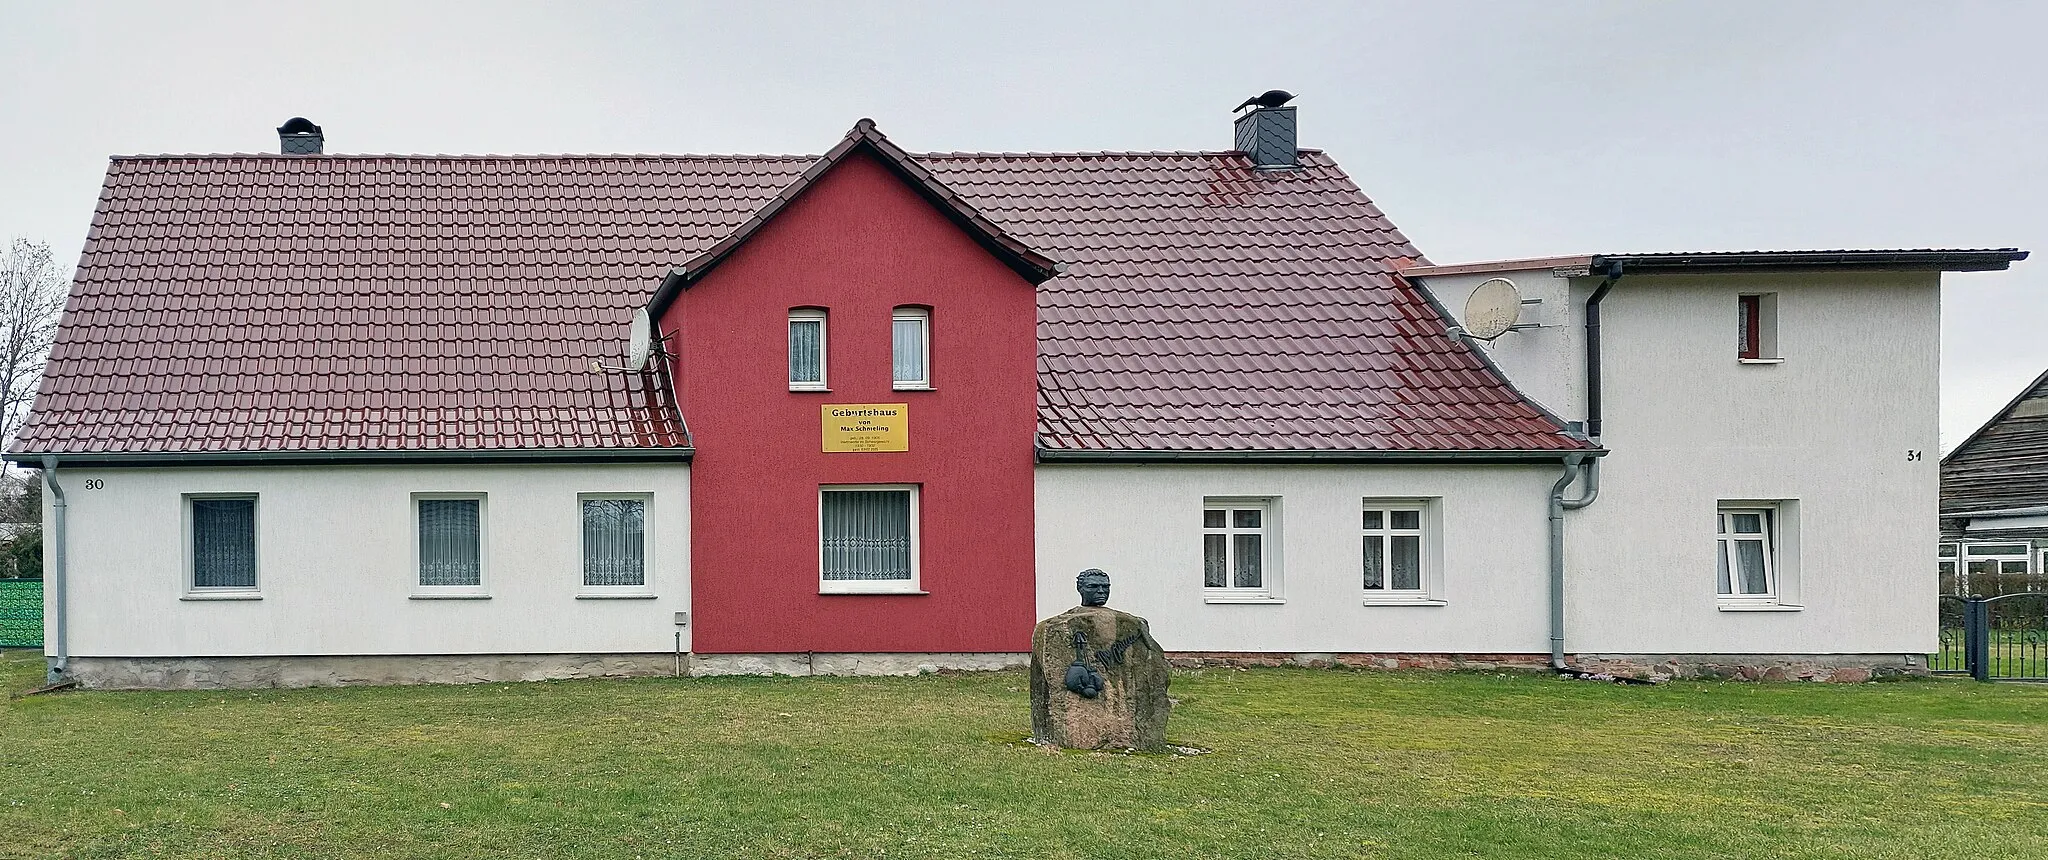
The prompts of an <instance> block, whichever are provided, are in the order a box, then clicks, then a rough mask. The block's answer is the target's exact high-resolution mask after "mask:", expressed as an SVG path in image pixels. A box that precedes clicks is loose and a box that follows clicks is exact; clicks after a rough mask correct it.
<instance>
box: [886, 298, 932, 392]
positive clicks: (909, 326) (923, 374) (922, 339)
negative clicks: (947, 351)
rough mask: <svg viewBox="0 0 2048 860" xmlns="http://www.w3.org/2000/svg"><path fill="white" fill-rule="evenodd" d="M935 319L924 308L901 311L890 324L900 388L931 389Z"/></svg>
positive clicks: (892, 348) (895, 367) (897, 379)
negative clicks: (932, 337)
mask: <svg viewBox="0 0 2048 860" xmlns="http://www.w3.org/2000/svg"><path fill="white" fill-rule="evenodd" d="M931 324H932V317H931V313H930V312H929V311H926V310H924V309H923V308H897V309H896V313H895V315H894V316H893V318H892V319H891V320H890V328H889V331H890V346H891V353H892V354H893V355H894V356H895V360H894V378H895V381H896V387H897V388H930V387H931V384H932V375H931V327H932V325H931Z"/></svg>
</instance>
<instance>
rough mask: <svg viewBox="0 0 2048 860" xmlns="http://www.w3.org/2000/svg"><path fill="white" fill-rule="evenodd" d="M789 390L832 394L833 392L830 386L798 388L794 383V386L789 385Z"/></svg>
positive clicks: (792, 392) (794, 392)
mask: <svg viewBox="0 0 2048 860" xmlns="http://www.w3.org/2000/svg"><path fill="white" fill-rule="evenodd" d="M789 391H790V393H791V394H831V393H832V389H830V388H824V387H818V388H798V387H796V386H794V385H792V386H790V387H789Z"/></svg>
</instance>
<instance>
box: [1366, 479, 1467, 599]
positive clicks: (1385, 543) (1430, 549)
mask: <svg viewBox="0 0 2048 860" xmlns="http://www.w3.org/2000/svg"><path fill="white" fill-rule="evenodd" d="M1441 502H1442V500H1441V499H1434V498H1391V499H1389V498H1369V499H1364V500H1362V502H1361V504H1360V505H1359V515H1360V519H1357V520H1354V521H1353V522H1356V523H1358V535H1359V539H1360V540H1359V548H1358V553H1359V555H1358V563H1357V564H1356V565H1355V566H1354V568H1353V569H1354V570H1356V571H1357V579H1356V580H1354V581H1355V582H1357V584H1358V590H1359V593H1360V594H1361V595H1363V599H1364V603H1365V605H1366V606H1444V605H1446V603H1445V601H1444V582H1443V569H1444V565H1443V512H1442V508H1441ZM1366 511H1379V512H1381V517H1380V528H1378V529H1369V528H1366V527H1365V523H1364V520H1363V515H1364V513H1365V512H1366ZM1395 511H1413V512H1414V513H1415V518H1416V525H1417V527H1416V528H1413V529H1397V528H1394V523H1393V516H1392V514H1393V512H1395ZM1397 535H1398V536H1409V535H1413V536H1415V537H1416V538H1417V543H1418V544H1419V546H1418V547H1417V551H1418V560H1417V562H1418V565H1419V569H1418V570H1417V571H1416V581H1417V587H1415V588H1402V589H1397V588H1394V587H1393V568H1392V565H1391V561H1392V558H1393V555H1392V553H1391V548H1392V544H1393V542H1392V541H1391V540H1388V538H1392V537H1394V536H1397ZM1367 537H1379V538H1380V539H1381V541H1382V544H1381V553H1382V555H1381V556H1380V557H1381V559H1382V563H1383V564H1386V565H1387V567H1386V569H1385V580H1384V581H1385V582H1386V583H1387V585H1386V586H1385V587H1383V588H1377V589H1373V588H1366V587H1365V547H1364V546H1363V543H1364V540H1363V539H1364V538H1367Z"/></svg>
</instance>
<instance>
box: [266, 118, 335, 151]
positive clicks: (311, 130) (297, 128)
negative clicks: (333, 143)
mask: <svg viewBox="0 0 2048 860" xmlns="http://www.w3.org/2000/svg"><path fill="white" fill-rule="evenodd" d="M326 149H327V138H326V137H324V136H322V135H321V134H320V127H319V126H317V125H314V124H313V123H312V122H311V121H309V120H307V119H306V118H305V117H302V116H295V117H292V118H291V119H288V120H285V121H284V125H281V126H278V127H277V151H278V152H281V153H284V154H285V155H319V154H321V153H322V152H324V151H326Z"/></svg>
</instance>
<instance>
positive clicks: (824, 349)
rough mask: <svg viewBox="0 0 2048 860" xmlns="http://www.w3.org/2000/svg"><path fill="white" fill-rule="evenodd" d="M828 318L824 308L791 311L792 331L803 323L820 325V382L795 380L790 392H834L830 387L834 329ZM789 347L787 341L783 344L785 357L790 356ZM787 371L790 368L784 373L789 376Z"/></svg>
mask: <svg viewBox="0 0 2048 860" xmlns="http://www.w3.org/2000/svg"><path fill="white" fill-rule="evenodd" d="M826 316H827V314H826V311H825V310H824V309H822V308H791V309H790V310H789V329H790V331H794V330H795V329H796V324H797V323H800V322H802V323H811V322H815V323H817V324H818V381H817V382H796V381H793V380H792V381H791V382H790V383H789V390H791V391H831V390H832V389H831V387H830V382H831V379H832V377H831V374H830V372H829V368H830V366H831V361H830V358H831V355H832V350H831V343H832V340H831V335H832V332H831V329H832V326H831V324H830V323H829V322H828V321H827V319H826ZM788 345H789V344H788V341H787V340H786V339H785V341H784V343H783V346H784V347H785V349H784V350H783V352H784V354H785V355H787V354H788V349H787V347H788ZM787 370H788V368H784V371H785V374H784V375H785V376H786V375H787Z"/></svg>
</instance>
